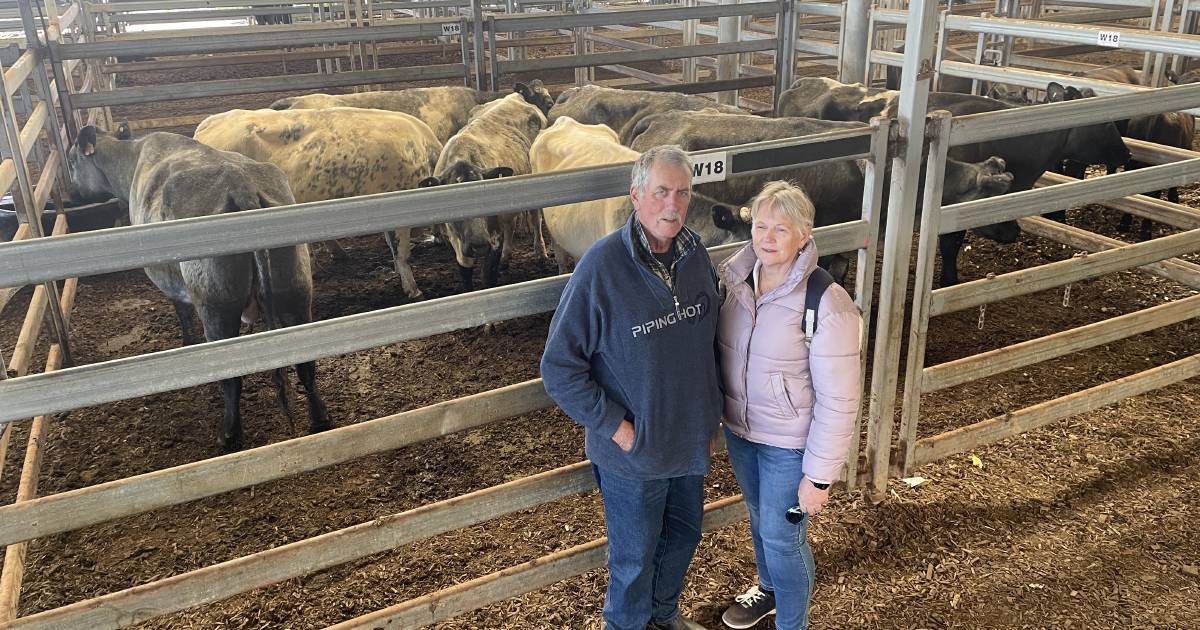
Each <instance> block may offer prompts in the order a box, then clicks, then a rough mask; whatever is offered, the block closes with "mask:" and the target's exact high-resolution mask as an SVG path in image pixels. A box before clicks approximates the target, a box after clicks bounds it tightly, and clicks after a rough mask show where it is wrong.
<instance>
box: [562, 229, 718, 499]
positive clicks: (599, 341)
mask: <svg viewBox="0 0 1200 630" xmlns="http://www.w3.org/2000/svg"><path fill="white" fill-rule="evenodd" d="M638 227H640V224H638V223H637V217H636V215H632V216H630V220H629V221H628V222H627V223H626V224H625V226H624V227H622V228H621V229H620V230H618V231H616V232H614V233H612V234H609V235H608V236H606V237H604V238H602V239H600V240H599V241H597V242H596V243H595V244H594V245H593V246H592V247H591V248H590V249H589V250H588V251H587V253H585V254H584V255H583V258H582V259H581V260H580V261H579V264H578V265H577V266H576V268H575V272H574V274H572V275H571V279H570V280H569V281H568V282H567V286H566V288H565V289H564V290H563V295H562V298H561V300H560V301H559V304H558V309H557V310H556V311H555V313H554V318H553V320H552V321H551V322H550V333H549V335H548V337H547V339H546V350H545V352H544V354H543V355H542V364H541V369H542V379H543V381H544V384H545V387H546V392H547V393H548V394H550V397H551V398H552V399H554V401H555V402H556V403H558V405H559V406H560V407H561V408H562V409H563V411H564V412H566V414H567V415H569V416H570V417H571V418H572V419H573V420H575V421H576V422H578V423H579V424H581V425H583V427H584V428H585V429H586V439H585V450H586V452H587V456H588V458H590V459H591V460H592V463H594V464H596V465H597V466H600V467H601V468H603V469H605V470H606V471H609V472H611V473H612V474H616V475H619V476H621V477H625V478H628V479H665V478H670V477H680V476H685V475H703V474H706V473H707V472H708V466H709V457H708V444H709V439H710V437H711V436H712V435H713V433H714V432H715V431H716V429H717V427H718V423H719V421H720V416H721V404H722V395H721V389H720V381H719V376H718V372H717V359H716V351H715V347H714V346H715V338H716V330H717V313H718V310H719V307H720V302H719V300H718V295H717V279H716V273H715V271H714V270H713V267H712V262H711V261H710V260H709V258H708V252H707V251H706V250H705V249H704V247H702V246H700V243H699V237H698V236H697V235H696V234H695V233H694V232H692V231H691V230H689V229H688V228H686V227H684V228H683V231H682V232H680V234H679V235H678V236H676V237H675V243H676V245H675V246H676V248H677V249H676V257H675V260H674V263H673V265H672V266H673V271H674V274H673V275H674V281H673V282H671V283H670V284H668V282H667V281H666V280H664V279H663V278H661V277H659V276H658V275H657V274H656V273H654V272H652V271H651V269H650V267H649V265H648V263H647V262H645V261H644V259H643V257H642V255H641V254H640V252H639V249H640V244H639V243H638V241H639V240H640V238H641V236H640V235H639V234H638V232H639V230H638V229H637V228H638ZM681 245H682V247H681ZM655 262H657V261H655ZM660 265H661V263H660ZM626 417H630V418H632V419H633V425H634V441H633V448H632V450H631V451H630V452H629V453H626V452H624V451H622V450H621V448H620V447H619V446H617V444H616V442H614V441H613V440H612V436H613V434H614V433H616V430H617V427H618V426H619V425H620V423H621V420H622V419H624V418H626Z"/></svg>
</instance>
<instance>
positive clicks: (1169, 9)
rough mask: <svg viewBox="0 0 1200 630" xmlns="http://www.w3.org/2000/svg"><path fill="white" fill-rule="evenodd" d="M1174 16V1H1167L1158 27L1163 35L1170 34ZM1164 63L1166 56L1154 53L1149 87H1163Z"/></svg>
mask: <svg viewBox="0 0 1200 630" xmlns="http://www.w3.org/2000/svg"><path fill="white" fill-rule="evenodd" d="M1174 16H1175V0H1167V6H1166V8H1165V9H1163V15H1162V23H1161V25H1160V26H1161V28H1160V29H1159V30H1161V31H1162V32H1164V33H1170V32H1171V18H1173V17H1174ZM1182 19H1183V17H1182V16H1181V17H1180V20H1181V21H1182ZM1151 30H1154V29H1153V28H1151ZM1164 61H1166V55H1164V54H1162V53H1155V55H1154V69H1153V70H1152V71H1151V72H1152V74H1151V75H1150V87H1162V85H1163V62H1164Z"/></svg>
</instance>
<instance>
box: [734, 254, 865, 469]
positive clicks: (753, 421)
mask: <svg viewBox="0 0 1200 630" xmlns="http://www.w3.org/2000/svg"><path fill="white" fill-rule="evenodd" d="M757 260H758V258H757V256H755V254H754V249H753V248H752V247H751V246H750V245H749V244H747V245H746V247H744V248H743V249H741V250H740V251H738V253H736V254H734V255H733V256H732V257H731V258H730V259H729V260H727V261H726V262H725V263H724V264H722V265H721V267H720V269H719V275H720V277H721V283H722V284H723V285H724V287H725V289H726V291H725V302H724V303H723V304H722V305H721V318H720V323H719V328H718V333H717V338H718V341H719V343H720V349H721V374H722V377H723V380H724V385H725V426H727V427H729V430H730V431H733V432H734V433H735V434H737V435H738V436H740V437H742V438H744V439H746V440H749V441H751V442H757V443H760V444H767V445H770V446H777V447H780V448H794V449H799V448H803V449H805V451H804V474H805V475H807V476H808V477H809V478H811V479H813V480H814V481H823V482H832V481H835V480H837V479H839V478H841V476H842V466H843V465H844V463H845V460H846V454H847V450H848V449H849V447H850V439H851V436H852V433H853V432H854V417H855V414H856V412H857V411H858V407H859V401H860V399H861V396H862V393H861V390H860V388H859V381H860V380H861V370H862V367H861V365H862V364H861V362H860V358H859V346H860V334H861V326H862V317H861V315H860V314H859V312H858V308H857V307H856V306H855V305H854V302H853V300H851V299H850V295H849V294H847V293H846V290H845V289H843V288H842V287H841V286H839V285H837V284H832V285H830V286H829V289H827V290H826V291H825V294H824V295H823V296H821V306H820V311H819V313H820V319H819V320H818V322H817V329H816V334H815V335H814V336H813V339H812V344H811V347H810V346H807V345H805V343H804V298H805V288H806V286H807V284H808V275H809V274H810V273H811V272H812V270H813V268H814V267H816V264H817V248H816V245H815V244H814V243H812V242H811V241H810V242H809V244H808V245H807V246H805V248H804V249H803V250H801V251H800V255H799V256H798V257H797V259H796V262H795V263H794V264H793V265H792V270H791V272H790V273H789V274H788V278H787V280H786V281H784V283H783V284H781V285H780V286H778V287H776V288H775V289H774V290H772V291H771V292H770V293H768V294H766V295H764V296H762V297H761V298H758V299H757V300H756V299H755V296H754V289H752V288H751V287H750V283H749V282H748V281H747V279H748V278H749V277H750V274H751V272H752V271H753V269H754V263H755V262H756V261H757Z"/></svg>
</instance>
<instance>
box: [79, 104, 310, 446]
mask: <svg viewBox="0 0 1200 630" xmlns="http://www.w3.org/2000/svg"><path fill="white" fill-rule="evenodd" d="M128 131H129V130H128V128H127V127H124V126H123V127H122V129H121V130H119V131H118V133H117V134H116V135H112V134H108V133H105V132H102V131H100V130H98V129H97V128H95V127H91V126H88V127H84V128H83V129H82V130H80V132H79V138H78V140H77V142H76V144H75V146H73V147H71V150H70V155H69V161H70V166H71V183H72V191H71V196H72V197H73V198H74V199H76V200H78V201H107V200H108V199H109V198H111V197H116V198H118V199H120V200H121V201H124V202H126V203H127V204H128V205H129V220H130V223H132V224H133V225H141V224H145V223H160V222H163V221H171V220H174V219H187V218H192V217H202V216H210V215H216V214H226V213H230V212H239V211H242V210H252V209H256V208H267V207H271V206H282V205H288V204H291V203H294V201H293V199H292V193H291V190H289V189H288V182H287V178H286V177H285V176H284V174H283V173H282V172H280V170H279V169H278V168H276V167H275V166H273V165H271V164H263V163H261V162H255V161H254V160H251V159H249V158H246V157H243V156H241V155H238V154H236V153H228V152H225V151H218V150H216V149H213V148H211V147H207V146H204V145H203V144H200V143H199V142H196V141H195V140H192V139H191V138H187V137H184V136H180V135H177V134H173V133H161V132H160V133H151V134H149V135H146V136H145V137H142V138H138V139H137V140H133V139H130V136H129V133H128ZM146 275H147V276H149V277H150V281H151V282H153V283H154V286H156V287H158V289H159V290H160V291H162V292H163V293H164V294H166V296H167V297H168V298H170V299H171V301H172V302H173V303H174V304H175V312H176V314H177V315H178V316H179V323H180V326H181V327H182V329H183V339H184V343H192V342H194V341H196V340H195V339H194V338H193V336H192V329H193V328H194V325H195V322H194V319H193V312H192V309H193V308H195V312H196V313H197V314H199V315H200V322H201V324H202V325H203V326H204V336H205V338H206V339H207V340H209V341H217V340H219V339H228V338H230V337H236V336H237V335H238V332H239V330H240V327H241V322H242V319H243V317H246V318H247V319H250V321H251V322H252V321H253V319H251V318H252V317H256V315H257V312H258V311H260V310H261V312H262V313H263V314H264V316H265V317H264V319H265V320H266V323H267V327H268V328H278V327H282V326H294V325H298V324H307V323H308V322H310V321H312V271H311V267H310V262H309V257H308V246H307V245H294V246H291V247H278V248H275V249H271V250H260V251H256V252H253V253H244V254H229V255H226V256H214V257H211V258H201V259H199V260H188V261H184V262H180V263H168V264H163V265H154V266H151V267H146ZM296 373H297V375H298V376H299V378H300V382H301V384H303V385H304V389H305V391H306V392H307V393H308V413H309V428H310V430H312V431H321V430H324V429H328V428H331V427H332V426H333V425H332V424H330V422H329V418H328V415H327V413H326V411H325V403H324V402H323V401H322V400H321V397H320V395H319V394H318V393H317V372H316V363H315V362H312V361H309V362H307V363H302V364H300V365H297V366H296ZM275 376H276V386H277V387H278V388H279V395H280V400H281V402H284V403H285V408H286V398H285V393H284V392H285V390H284V387H285V386H284V383H283V378H282V376H283V375H282V371H281V370H276V373H275ZM221 385H222V390H223V393H224V397H225V419H224V422H223V423H222V425H221V435H220V444H221V446H222V447H224V448H225V449H226V450H232V449H238V448H241V444H242V417H241V409H240V406H239V399H240V397H241V391H242V379H241V377H234V378H228V379H225V380H223V381H222V382H221Z"/></svg>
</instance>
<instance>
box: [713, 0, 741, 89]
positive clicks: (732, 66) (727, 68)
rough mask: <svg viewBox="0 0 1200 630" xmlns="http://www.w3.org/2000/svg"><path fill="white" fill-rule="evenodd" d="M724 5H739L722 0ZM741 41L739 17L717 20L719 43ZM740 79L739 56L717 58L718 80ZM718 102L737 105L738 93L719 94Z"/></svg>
mask: <svg viewBox="0 0 1200 630" xmlns="http://www.w3.org/2000/svg"><path fill="white" fill-rule="evenodd" d="M720 3H721V4H722V5H729V4H737V3H738V0H720ZM739 39H741V20H740V19H738V17H737V16H730V17H723V18H718V19H717V43H719V44H726V43H732V42H736V41H738V40H739ZM736 78H738V56H737V55H736V54H728V55H718V56H717V79H719V80H725V79H736ZM717 102H718V103H721V104H723V105H737V104H738V91H737V90H726V91H724V92H719V93H717Z"/></svg>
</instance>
